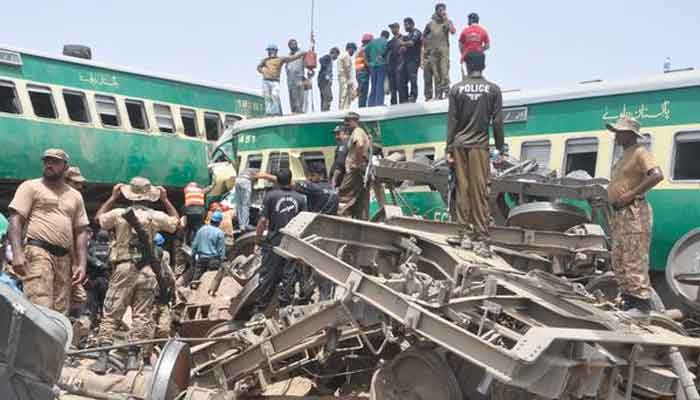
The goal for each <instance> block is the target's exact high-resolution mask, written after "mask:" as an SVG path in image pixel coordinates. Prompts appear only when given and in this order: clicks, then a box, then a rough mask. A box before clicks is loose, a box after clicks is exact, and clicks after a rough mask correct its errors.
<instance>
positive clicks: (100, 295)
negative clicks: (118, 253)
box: [86, 230, 111, 329]
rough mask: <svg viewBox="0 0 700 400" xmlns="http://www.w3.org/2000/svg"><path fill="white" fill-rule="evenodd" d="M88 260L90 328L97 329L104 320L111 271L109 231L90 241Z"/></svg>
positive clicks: (87, 284)
mask: <svg viewBox="0 0 700 400" xmlns="http://www.w3.org/2000/svg"><path fill="white" fill-rule="evenodd" d="M87 259H88V262H87V265H88V267H87V276H88V279H87V281H86V286H87V295H88V301H87V305H88V311H89V312H90V326H91V327H92V328H94V329H96V328H97V326H98V323H99V321H100V320H101V319H102V315H103V310H104V308H103V307H104V302H105V295H106V294H107V286H108V283H109V272H110V269H111V268H110V264H109V233H107V231H105V230H100V231H98V232H97V234H96V235H95V237H94V238H93V240H91V241H90V244H89V245H88V256H87Z"/></svg>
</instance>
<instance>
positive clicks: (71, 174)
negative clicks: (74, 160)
mask: <svg viewBox="0 0 700 400" xmlns="http://www.w3.org/2000/svg"><path fill="white" fill-rule="evenodd" d="M64 176H65V178H66V179H67V180H69V181H72V182H78V183H85V182H87V179H85V177H84V176H83V174H81V173H80V168H78V167H75V166H73V167H69V168H68V170H66V174H65V175H64Z"/></svg>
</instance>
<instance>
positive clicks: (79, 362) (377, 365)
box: [0, 160, 700, 400]
mask: <svg viewBox="0 0 700 400" xmlns="http://www.w3.org/2000/svg"><path fill="white" fill-rule="evenodd" d="M391 163H393V161H390V160H389V161H387V162H386V163H383V164H380V168H377V170H376V173H377V178H378V179H380V180H382V179H383V180H386V181H397V180H402V179H409V177H407V176H403V174H407V175H408V176H410V179H412V180H414V181H420V177H419V176H418V175H420V174H421V173H423V172H425V171H423V172H421V170H420V167H418V166H415V165H408V164H391ZM382 165H383V166H384V167H386V168H385V169H384V170H382V168H381V166H382ZM522 167H523V166H522V165H521V166H520V169H519V173H527V171H526V169H527V168H525V172H523V168H522ZM518 176H519V178H517V179H516V178H512V177H510V178H504V179H501V180H494V183H493V187H494V189H495V190H494V191H495V192H496V193H499V192H509V193H516V194H519V198H520V199H524V198H525V197H527V196H534V197H536V198H537V200H543V198H546V197H551V198H557V197H567V198H571V199H578V200H583V201H587V202H588V203H589V204H590V205H591V207H592V208H593V209H594V210H598V211H599V213H600V215H601V216H602V217H603V218H602V220H603V223H602V227H601V225H597V224H592V223H591V221H590V220H588V221H586V220H585V219H581V220H579V219H578V216H577V214H576V213H575V212H573V211H571V210H568V209H566V207H564V206H561V205H560V204H557V203H553V202H544V203H546V204H547V207H544V206H540V207H535V208H533V206H532V204H536V203H527V204H522V205H518V206H516V207H525V206H527V207H530V208H531V209H533V210H535V212H534V213H527V212H522V213H520V214H519V213H517V212H515V213H514V212H513V210H515V208H514V209H512V210H510V212H508V213H507V214H508V215H507V219H501V220H500V221H499V217H498V213H495V214H497V215H496V219H497V222H500V223H502V224H509V223H508V219H510V220H511V222H513V221H512V219H513V218H514V217H517V216H518V215H520V218H521V221H520V222H519V223H517V224H516V223H510V225H512V226H503V225H496V226H494V227H492V231H491V242H490V243H489V244H490V248H491V251H490V252H486V253H485V252H481V251H475V248H474V247H473V246H472V245H473V243H471V242H470V241H469V240H467V236H468V235H467V232H465V227H463V226H460V225H457V224H453V223H447V222H436V221H427V220H421V219H416V218H412V217H409V216H404V215H403V212H402V211H401V208H400V207H396V206H385V207H384V208H383V210H382V212H380V213H379V215H378V217H377V221H373V222H363V221H357V220H349V219H344V218H338V217H331V216H324V215H318V214H313V213H301V214H299V215H298V216H297V217H296V218H295V219H294V220H293V221H292V222H290V223H289V224H288V225H287V227H286V228H284V230H283V231H282V233H283V239H282V243H281V244H280V246H278V247H276V248H275V249H274V251H275V252H277V253H278V254H280V255H281V256H284V257H286V258H288V259H290V260H293V262H294V263H296V266H297V268H299V269H300V270H302V271H304V276H305V277H306V278H307V279H306V281H309V282H316V283H317V282H320V281H322V280H326V281H329V282H331V283H332V284H333V285H334V290H333V294H332V297H331V298H330V299H324V300H321V299H319V298H318V296H316V295H314V296H313V297H312V298H313V300H312V301H311V302H309V303H308V304H304V305H295V306H290V307H285V308H281V309H279V310H277V311H278V312H277V313H275V315H272V316H270V317H268V318H265V319H253V320H250V319H248V318H247V315H246V303H247V302H248V299H250V298H251V297H252V296H254V289H255V287H256V285H257V281H256V276H255V274H254V273H252V272H251V271H254V270H255V268H256V264H255V263H256V258H255V256H246V255H241V256H239V257H238V258H236V259H235V260H234V261H233V262H232V263H231V264H230V265H225V266H224V267H222V268H221V269H220V271H219V273H218V276H216V277H214V276H213V275H216V273H214V272H209V273H208V274H210V276H209V278H208V279H209V280H210V281H213V283H212V286H209V285H203V287H202V288H201V289H200V290H203V291H209V292H211V293H218V294H216V296H214V297H212V298H218V300H217V301H218V303H216V304H217V305H214V304H213V303H215V302H214V301H212V304H208V303H207V304H189V305H188V306H187V310H188V311H186V312H185V313H184V316H183V319H182V321H181V323H182V326H181V328H182V329H181V331H182V332H187V333H188V334H186V335H184V336H183V337H180V338H173V339H171V340H169V341H168V342H167V343H165V342H164V341H160V342H159V341H157V340H156V341H153V342H154V343H155V344H158V345H160V356H159V358H158V361H157V362H156V363H155V364H154V366H153V367H152V368H151V367H145V368H143V369H142V370H140V371H131V372H128V373H125V372H123V366H121V365H120V361H119V356H118V353H119V350H120V348H125V347H126V346H127V344H124V345H116V346H111V347H108V348H97V349H95V348H93V349H85V350H80V351H70V350H69V349H68V347H67V346H68V344H69V343H70V342H71V338H70V329H69V328H68V326H69V325H68V323H67V321H66V320H65V318H63V317H62V316H60V315H56V314H55V313H52V312H49V311H46V310H43V309H42V310H40V309H39V308H38V307H36V306H34V305H32V304H29V303H28V302H27V301H26V300H25V299H24V298H22V297H21V296H20V295H19V294H17V293H15V292H13V291H11V290H10V289H9V288H5V287H3V285H0V299H1V300H2V301H1V302H0V309H1V311H0V317H1V318H2V319H3V324H4V325H3V326H5V327H6V328H5V329H1V330H0V337H2V338H3V340H0V344H2V345H6V346H4V347H3V348H2V349H1V350H2V353H1V354H0V367H2V368H0V371H2V372H0V375H2V378H0V388H1V389H2V392H3V393H6V394H9V396H10V397H9V398H11V399H15V398H16V399H48V398H54V396H58V398H65V399H107V400H125V399H153V400H174V399H186V400H217V399H233V398H241V397H245V396H250V395H257V394H260V393H262V391H263V390H264V389H265V388H266V387H268V386H269V385H271V384H273V383H275V382H281V381H285V380H289V379H290V378H293V377H299V376H303V377H306V378H309V379H311V380H312V381H313V382H314V384H315V386H316V388H317V391H318V392H321V393H334V392H336V391H337V390H339V388H340V387H341V386H342V385H344V384H346V383H347V382H355V381H356V382H360V381H366V382H368V391H369V397H370V398H371V399H374V400H394V399H397V400H398V399H445V400H462V399H483V398H492V399H510V398H512V399H538V398H543V399H544V398H546V399H583V398H587V399H632V398H634V399H647V398H648V399H652V398H653V399H658V398H664V399H689V400H690V399H692V400H697V399H699V398H700V396H698V392H697V389H696V385H695V380H696V378H695V375H694V374H697V372H698V357H699V356H700V338H697V337H693V336H690V335H689V334H688V333H687V332H686V331H685V330H684V328H683V326H682V325H681V324H680V323H678V322H676V321H675V320H674V318H675V319H678V318H677V317H678V316H677V313H676V312H673V311H667V310H664V309H663V307H662V306H661V305H660V306H659V307H658V309H657V312H654V313H652V314H651V315H647V316H639V315H633V314H629V313H625V312H622V311H620V309H619V307H618V304H617V303H616V301H617V299H616V293H614V292H613V293H611V292H610V291H609V290H607V289H608V287H607V286H605V285H603V286H597V285H596V282H600V281H601V278H602V277H605V276H607V275H606V274H604V271H606V269H609V268H608V267H609V259H610V257H609V251H608V248H609V246H608V236H607V235H606V234H605V231H606V228H605V223H604V219H605V218H604V217H605V210H604V207H602V204H604V201H603V200H604V199H602V198H601V196H604V193H605V190H604V187H602V186H601V185H602V184H603V183H601V182H596V181H588V182H580V181H576V180H553V179H550V178H544V177H539V178H536V179H535V178H528V179H526V180H524V179H522V174H521V175H518ZM445 178H446V177H445ZM426 179H430V180H431V184H433V185H436V186H437V185H441V184H442V182H443V181H442V180H440V179H436V178H435V175H434V174H433V175H432V177H431V175H430V174H427V172H426ZM499 187H500V188H501V189H499ZM601 188H602V189H601ZM545 200H547V199H545ZM499 202H500V204H501V205H500V206H499V205H498V204H499ZM540 203H542V202H541V201H540ZM544 203H542V204H544ZM493 204H494V207H501V210H502V209H503V208H502V206H503V202H502V199H499V198H498V196H494V203H493ZM520 210H523V208H521V209H520ZM596 212H597V211H596ZM548 213H549V214H548ZM533 215H534V216H535V217H536V218H535V220H539V221H542V220H547V218H546V215H550V219H551V218H555V219H556V218H561V217H562V216H565V217H567V218H569V223H574V222H577V223H578V224H577V225H575V226H573V227H572V226H569V227H567V229H565V230H564V231H557V230H556V229H553V227H554V226H553V225H552V223H553V222H556V221H551V220H547V221H546V222H547V223H548V224H549V225H548V228H549V229H550V230H541V229H537V228H538V227H539V226H538V225H537V223H533V225H532V226H527V225H528V223H529V222H532V221H531V220H532V219H533ZM502 217H505V216H503V215H502ZM589 219H590V218H589ZM528 221H529V222H528ZM516 225H517V226H516ZM523 226H525V227H523ZM237 283H240V284H241V286H240V287H239V289H240V293H239V295H238V296H235V298H230V299H229V298H226V300H224V305H225V306H227V307H225V306H222V303H221V295H222V294H224V293H226V292H227V291H228V290H229V289H225V286H219V285H235V284H237ZM309 286H315V284H314V283H312V284H310V285H309ZM298 289H299V291H300V292H303V291H304V290H306V289H305V288H303V287H300V288H298ZM205 303H206V301H205ZM224 308H225V310H224ZM214 310H216V312H214ZM190 335H192V336H193V337H187V336H190ZM152 344H153V343H140V344H138V345H144V346H145V345H152ZM128 345H134V344H133V343H132V344H128ZM30 349H31V350H30ZM100 351H109V352H111V355H112V356H113V357H112V358H113V360H112V367H111V369H110V373H108V374H107V375H104V376H98V375H95V374H93V373H92V372H91V371H89V370H88V369H87V368H84V365H85V360H87V359H90V358H94V357H95V356H96V354H97V352H100Z"/></svg>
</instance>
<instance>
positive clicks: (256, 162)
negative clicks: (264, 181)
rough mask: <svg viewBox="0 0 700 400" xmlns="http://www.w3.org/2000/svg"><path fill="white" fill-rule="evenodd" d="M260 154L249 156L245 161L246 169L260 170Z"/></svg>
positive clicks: (261, 158)
mask: <svg viewBox="0 0 700 400" xmlns="http://www.w3.org/2000/svg"><path fill="white" fill-rule="evenodd" d="M262 160H263V157H262V154H251V155H249V156H248V159H247V160H246V166H245V167H246V168H254V169H258V170H259V169H260V168H262Z"/></svg>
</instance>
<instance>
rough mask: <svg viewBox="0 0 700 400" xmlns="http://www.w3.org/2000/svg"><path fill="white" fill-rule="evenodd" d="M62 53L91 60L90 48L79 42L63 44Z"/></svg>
mask: <svg viewBox="0 0 700 400" xmlns="http://www.w3.org/2000/svg"><path fill="white" fill-rule="evenodd" d="M63 55H65V56H69V57H76V58H82V59H85V60H92V49H90V48H89V47H88V46H83V45H81V44H67V45H65V46H63Z"/></svg>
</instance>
